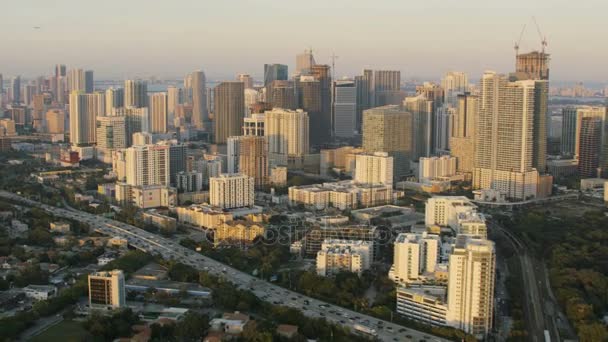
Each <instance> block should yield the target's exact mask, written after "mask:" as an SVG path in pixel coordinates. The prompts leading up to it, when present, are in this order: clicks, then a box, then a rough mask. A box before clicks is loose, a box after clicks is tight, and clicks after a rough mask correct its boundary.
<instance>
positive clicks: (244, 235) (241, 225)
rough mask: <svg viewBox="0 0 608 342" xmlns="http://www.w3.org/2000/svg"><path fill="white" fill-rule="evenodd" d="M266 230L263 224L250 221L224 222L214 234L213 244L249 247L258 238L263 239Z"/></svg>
mask: <svg viewBox="0 0 608 342" xmlns="http://www.w3.org/2000/svg"><path fill="white" fill-rule="evenodd" d="M265 232H266V228H264V226H262V225H261V224H258V223H254V222H250V221H229V222H224V223H222V224H220V225H219V227H217V228H216V229H215V230H214V232H213V242H214V244H215V245H216V246H217V245H222V244H239V245H243V244H244V245H249V244H252V243H253V242H254V240H255V239H256V238H258V237H263V236H264V233H265Z"/></svg>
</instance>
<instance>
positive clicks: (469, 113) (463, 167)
mask: <svg viewBox="0 0 608 342" xmlns="http://www.w3.org/2000/svg"><path fill="white" fill-rule="evenodd" d="M456 100H457V107H456V108H457V109H456V115H455V116H454V121H453V123H452V133H451V135H450V154H451V155H452V156H454V157H456V158H457V164H456V170H457V171H458V172H460V173H465V174H472V172H473V169H474V167H475V144H476V140H475V127H476V124H477V119H478V108H479V107H478V97H477V96H475V95H471V94H470V93H464V94H460V95H457V96H456Z"/></svg>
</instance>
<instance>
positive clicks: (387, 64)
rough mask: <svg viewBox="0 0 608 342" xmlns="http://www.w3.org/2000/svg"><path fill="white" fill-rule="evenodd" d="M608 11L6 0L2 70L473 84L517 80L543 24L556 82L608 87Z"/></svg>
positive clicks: (429, 1)
mask: <svg viewBox="0 0 608 342" xmlns="http://www.w3.org/2000/svg"><path fill="white" fill-rule="evenodd" d="M606 13H608V1H607V0H500V1H497V0H424V1H421V0H416V1H410V0H213V1H212V0H97V1H94V0H13V1H8V0H3V1H2V3H1V4H0V32H1V34H0V73H3V74H4V75H5V77H7V76H10V75H14V74H22V75H24V76H34V75H39V74H50V73H51V71H52V68H53V65H54V64H56V63H64V64H66V65H67V66H68V69H69V68H71V67H83V68H88V69H93V70H94V71H95V78H96V79H103V78H126V77H146V76H150V75H157V76H159V77H175V78H178V77H181V76H182V75H183V74H185V73H187V72H189V71H191V70H195V69H203V70H204V71H205V72H206V73H207V75H208V78H211V79H220V78H232V77H233V75H234V74H236V73H241V72H245V73H250V74H252V75H254V76H260V75H261V74H262V69H263V64H264V63H284V64H288V65H289V67H290V72H291V71H292V70H293V67H294V64H295V54H296V53H298V52H300V51H302V50H303V49H304V48H307V47H312V48H313V50H314V51H315V57H316V60H317V62H319V63H331V61H330V58H329V56H331V54H332V53H334V52H335V54H336V55H338V56H339V59H337V60H336V75H337V76H343V75H353V74H357V73H359V72H360V70H361V69H363V68H364V67H372V68H377V69H381V68H386V69H398V70H401V72H402V78H410V77H420V78H429V79H438V78H439V77H440V75H441V74H443V73H444V72H445V71H448V70H463V71H466V72H469V73H470V75H471V77H472V78H477V77H478V76H479V75H480V74H481V73H482V72H483V70H486V69H493V70H497V71H500V72H510V71H512V69H513V65H514V50H513V45H514V43H515V41H516V40H517V39H518V37H519V35H520V32H521V29H522V27H523V25H524V24H526V23H528V26H527V27H528V28H527V31H526V34H525V35H524V40H523V43H522V51H525V50H529V49H532V48H538V47H539V46H540V41H539V37H538V33H537V32H536V28H535V27H534V25H533V24H532V23H531V21H530V18H531V17H532V16H536V18H537V21H538V22H539V24H540V26H541V29H542V31H543V34H545V35H546V36H547V39H548V41H549V46H548V52H550V53H551V54H552V62H551V73H552V74H551V78H552V79H553V80H556V81H577V80H590V81H600V82H604V81H608V70H607V69H606V65H607V63H608V44H607V42H606V38H607V36H608V24H607V23H606ZM34 26H40V27H41V29H39V30H36V29H34V28H33V27H34Z"/></svg>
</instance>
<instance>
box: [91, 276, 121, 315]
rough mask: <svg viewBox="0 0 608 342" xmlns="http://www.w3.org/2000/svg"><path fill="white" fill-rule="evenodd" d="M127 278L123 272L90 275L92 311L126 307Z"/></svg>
mask: <svg viewBox="0 0 608 342" xmlns="http://www.w3.org/2000/svg"><path fill="white" fill-rule="evenodd" d="M125 294H126V291H125V276H124V273H123V272H122V271H121V270H113V271H102V272H96V273H93V274H90V275H89V306H90V307H91V308H92V309H119V308H123V307H125V306H126V300H125Z"/></svg>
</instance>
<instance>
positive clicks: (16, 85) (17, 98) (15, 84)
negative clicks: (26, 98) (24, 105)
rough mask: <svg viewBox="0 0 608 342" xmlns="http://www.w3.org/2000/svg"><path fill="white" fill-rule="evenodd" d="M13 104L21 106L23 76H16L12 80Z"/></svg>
mask: <svg viewBox="0 0 608 342" xmlns="http://www.w3.org/2000/svg"><path fill="white" fill-rule="evenodd" d="M10 91H11V102H12V103H14V104H20V103H21V102H22V100H21V76H15V77H13V78H11V88H10Z"/></svg>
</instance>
